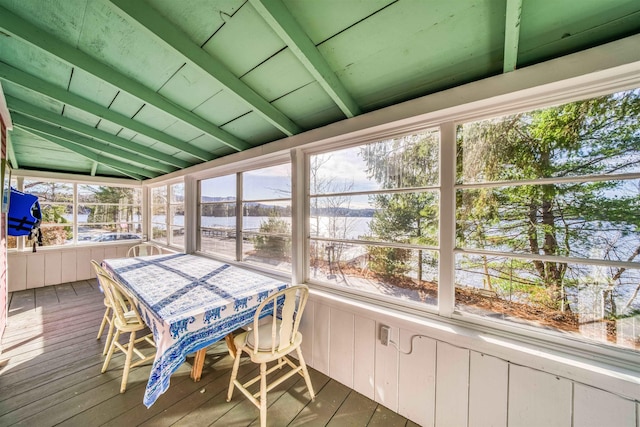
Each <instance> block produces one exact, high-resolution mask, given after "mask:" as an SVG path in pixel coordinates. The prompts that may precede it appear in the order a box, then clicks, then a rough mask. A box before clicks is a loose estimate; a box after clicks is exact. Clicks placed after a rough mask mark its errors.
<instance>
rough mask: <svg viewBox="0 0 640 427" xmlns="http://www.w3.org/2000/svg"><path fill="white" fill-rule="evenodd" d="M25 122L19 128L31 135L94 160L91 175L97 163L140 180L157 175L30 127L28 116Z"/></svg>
mask: <svg viewBox="0 0 640 427" xmlns="http://www.w3.org/2000/svg"><path fill="white" fill-rule="evenodd" d="M25 119H28V120H25V123H27V124H24V125H23V124H19V128H20V129H22V130H23V131H25V132H28V133H30V134H32V135H35V136H37V137H39V138H43V139H46V140H47V141H50V142H52V143H54V144H56V145H59V146H60V147H63V148H66V149H67V150H69V151H72V152H74V153H76V154H78V155H80V156H82V157H85V158H87V159H89V160H92V161H93V162H94V166H93V167H92V168H91V175H92V176H95V172H96V169H97V165H98V164H103V165H104V166H108V167H110V168H112V169H115V170H116V171H118V172H120V173H123V174H125V175H127V176H129V177H131V178H134V179H138V180H140V179H141V178H145V177H146V178H153V177H155V176H157V175H154V174H153V173H151V172H150V171H148V170H146V169H143V168H139V167H136V166H133V165H130V164H128V163H125V162H121V161H119V160H115V159H112V158H109V157H107V156H103V155H101V154H98V153H96V152H94V151H91V150H89V149H87V148H84V147H82V146H80V145H78V144H75V143H73V142H70V141H67V140H66V139H62V138H58V137H56V136H53V135H50V134H48V133H46V132H42V131H39V130H36V129H34V128H32V127H31V126H29V125H28V123H29V120H33V119H29V118H28V117H25Z"/></svg>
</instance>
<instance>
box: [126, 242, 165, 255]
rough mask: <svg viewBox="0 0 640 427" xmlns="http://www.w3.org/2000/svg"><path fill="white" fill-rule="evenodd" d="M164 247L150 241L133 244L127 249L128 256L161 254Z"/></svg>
mask: <svg viewBox="0 0 640 427" xmlns="http://www.w3.org/2000/svg"><path fill="white" fill-rule="evenodd" d="M161 253H162V248H160V247H159V246H156V245H152V244H150V243H142V244H139V245H135V246H131V247H130V248H129V250H128V251H127V256H128V257H134V256H147V255H160V254H161Z"/></svg>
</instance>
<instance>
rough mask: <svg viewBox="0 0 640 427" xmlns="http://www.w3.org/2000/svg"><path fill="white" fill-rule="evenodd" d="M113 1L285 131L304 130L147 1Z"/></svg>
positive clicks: (288, 132) (190, 61)
mask: <svg viewBox="0 0 640 427" xmlns="http://www.w3.org/2000/svg"><path fill="white" fill-rule="evenodd" d="M111 3H113V4H114V5H115V6H117V7H118V8H119V9H120V10H122V11H123V12H124V13H126V14H127V15H129V16H130V17H131V18H133V19H134V20H135V21H136V22H137V23H139V24H140V25H142V26H143V27H144V28H146V29H147V30H148V31H149V32H150V33H151V34H152V35H154V36H155V37H157V38H159V39H160V40H162V41H163V42H165V43H166V44H167V45H169V46H171V47H172V48H173V49H174V50H175V51H176V52H178V53H180V54H181V55H182V56H184V58H185V59H187V60H188V61H189V63H191V64H192V65H193V66H195V67H197V68H199V69H201V70H202V71H204V72H205V73H207V74H208V75H210V76H211V77H213V78H214V79H216V80H217V81H218V82H219V83H220V84H221V85H222V86H224V87H225V89H227V90H228V91H229V92H231V93H232V94H233V95H235V96H236V97H237V98H238V99H239V100H240V101H242V102H244V103H246V104H248V105H249V106H250V107H251V108H252V109H253V110H254V111H255V112H256V113H257V114H259V115H260V116H261V117H263V118H264V119H265V120H267V121H268V122H269V123H271V124H272V125H273V126H275V127H277V128H278V129H279V130H280V131H282V132H283V133H284V134H286V135H288V136H291V135H295V134H297V133H300V132H301V131H302V129H300V127H299V126H298V125H296V124H295V123H294V122H293V121H292V120H291V119H289V118H288V117H287V116H285V115H284V114H283V113H282V112H281V111H280V110H278V109H277V108H276V107H274V106H273V105H271V103H269V101H267V100H265V99H264V98H263V97H261V96H260V95H258V93H256V91H254V90H253V89H251V88H250V87H249V86H247V85H246V84H245V83H244V82H243V81H242V80H240V79H239V78H238V77H236V76H235V75H234V74H233V73H232V72H231V71H229V69H228V68H227V67H226V66H225V65H224V64H222V63H221V62H220V61H218V60H217V59H215V58H213V57H212V56H211V55H209V54H208V53H207V52H206V51H205V50H204V49H202V48H200V46H198V45H197V44H196V43H194V42H193V41H191V39H189V37H188V36H187V35H186V34H185V33H184V32H182V31H181V30H180V29H179V28H178V27H177V26H176V25H174V24H172V23H171V22H169V21H168V20H167V19H166V18H165V17H164V16H162V15H161V14H160V13H159V12H158V11H156V10H155V9H154V8H152V7H150V6H149V5H148V4H147V3H146V2H144V1H131V0H111Z"/></svg>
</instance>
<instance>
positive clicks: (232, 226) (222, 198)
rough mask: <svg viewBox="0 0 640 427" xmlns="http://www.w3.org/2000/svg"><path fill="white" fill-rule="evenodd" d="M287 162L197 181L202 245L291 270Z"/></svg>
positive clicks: (229, 255)
mask: <svg viewBox="0 0 640 427" xmlns="http://www.w3.org/2000/svg"><path fill="white" fill-rule="evenodd" d="M290 171H291V164H289V163H287V164H284V165H277V166H269V167H265V168H261V169H255V170H250V171H247V172H242V173H238V174H233V175H225V176H220V177H215V178H210V179H205V180H202V181H200V183H199V186H200V199H199V212H200V225H199V243H198V248H199V250H200V251H202V252H205V253H210V254H213V255H218V256H222V257H225V258H230V259H233V260H236V261H242V262H246V263H248V264H253V265H257V266H260V267H263V268H268V269H273V270H279V271H284V272H290V271H291V173H290Z"/></svg>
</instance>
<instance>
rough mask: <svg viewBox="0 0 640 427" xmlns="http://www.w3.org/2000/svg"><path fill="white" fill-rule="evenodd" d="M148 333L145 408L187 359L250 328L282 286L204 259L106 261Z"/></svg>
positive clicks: (182, 256)
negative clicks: (152, 345)
mask: <svg viewBox="0 0 640 427" xmlns="http://www.w3.org/2000/svg"><path fill="white" fill-rule="evenodd" d="M103 266H104V267H105V268H106V269H107V270H108V271H109V272H110V273H111V274H112V275H113V277H114V278H115V279H116V280H117V281H118V282H119V283H121V284H122V285H123V286H124V287H126V288H127V289H128V290H129V291H130V292H131V294H132V295H133V296H134V298H135V300H136V303H137V304H136V305H137V307H138V309H139V311H140V314H141V315H142V317H143V318H144V320H145V322H146V323H147V325H148V326H149V328H150V329H151V331H152V332H153V337H154V340H155V342H156V346H157V352H156V358H155V360H154V362H153V366H152V368H151V375H150V377H149V381H148V383H147V388H146V390H145V394H144V400H143V402H144V404H145V405H146V406H147V407H149V406H151V405H152V404H153V403H154V402H155V400H156V399H157V398H158V397H159V396H160V395H161V394H162V393H164V392H165V391H166V390H167V389H168V388H169V378H170V376H171V374H172V373H173V372H175V370H176V369H178V367H179V366H180V365H181V364H182V363H183V362H184V361H185V359H186V356H187V354H189V353H193V352H195V351H198V350H200V349H202V348H205V347H207V346H209V345H211V344H212V343H214V342H216V341H218V340H220V339H222V338H224V336H225V335H227V334H228V333H230V332H233V331H234V330H236V329H237V328H239V327H241V326H244V325H246V324H248V323H250V322H251V321H252V320H253V316H254V314H255V311H256V309H257V307H258V305H259V304H260V303H261V302H262V301H263V300H264V299H265V298H267V297H268V296H269V295H271V294H273V293H274V292H277V291H279V290H281V289H284V288H285V287H287V286H288V284H287V283H285V282H282V281H280V280H276V279H273V278H270V277H268V276H264V275H261V274H258V273H254V272H251V271H248V270H244V269H242V268H239V267H235V266H231V265H229V264H224V263H222V262H218V261H215V260H212V259H209V258H205V257H200V256H196V255H187V254H165V255H153V256H143V257H136V258H117V259H106V260H104V261H103Z"/></svg>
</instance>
